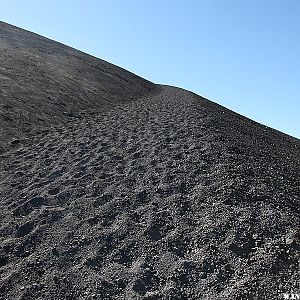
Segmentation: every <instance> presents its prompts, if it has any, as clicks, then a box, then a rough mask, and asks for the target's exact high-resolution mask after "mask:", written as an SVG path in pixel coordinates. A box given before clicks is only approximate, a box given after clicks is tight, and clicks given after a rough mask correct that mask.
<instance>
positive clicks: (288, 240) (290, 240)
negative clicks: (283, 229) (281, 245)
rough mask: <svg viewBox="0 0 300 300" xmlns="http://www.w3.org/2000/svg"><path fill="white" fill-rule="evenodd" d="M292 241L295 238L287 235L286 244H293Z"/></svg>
mask: <svg viewBox="0 0 300 300" xmlns="http://www.w3.org/2000/svg"><path fill="white" fill-rule="evenodd" d="M294 241H295V239H293V238H291V237H287V238H286V239H285V243H286V244H287V245H291V244H293V243H294Z"/></svg>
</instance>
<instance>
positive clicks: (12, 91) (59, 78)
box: [0, 22, 155, 151]
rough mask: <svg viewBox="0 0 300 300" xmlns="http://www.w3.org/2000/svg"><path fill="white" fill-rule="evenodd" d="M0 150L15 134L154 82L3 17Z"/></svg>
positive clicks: (132, 94)
mask: <svg viewBox="0 0 300 300" xmlns="http://www.w3.org/2000/svg"><path fill="white" fill-rule="evenodd" d="M0 85H1V88H0V99H1V103H0V130H1V137H0V151H1V148H2V151H3V148H4V146H5V143H6V142H11V139H12V137H15V138H23V139H24V138H25V137H30V134H31V133H34V132H35V131H36V130H38V129H37V126H36V125H38V128H39V129H40V128H43V127H49V126H52V125H56V124H59V123H66V122H67V121H68V120H69V119H70V118H80V117H81V116H82V114H84V113H85V112H87V111H89V112H90V111H95V110H98V109H101V110H103V109H106V108H108V107H111V106H112V105H115V104H116V103H120V102H126V101H129V100H132V99H137V98H139V97H141V96H143V95H145V94H147V93H149V92H150V91H152V90H153V89H154V88H155V85H154V84H152V83H150V82H148V81H146V80H144V79H142V78H140V77H138V76H136V75H134V74H132V73H130V72H128V71H126V70H123V69H121V68H119V67H116V66H114V65H112V64H110V63H107V62H105V61H103V60H100V59H97V58H95V57H92V56H90V55H87V54H85V53H82V52H80V51H78V50H75V49H73V48H70V47H67V46H64V45H62V44H59V43H57V42H54V41H51V40H49V39H46V38H44V37H41V36H39V35H37V34H32V33H30V32H28V31H25V30H22V29H19V28H17V27H14V26H11V25H8V24H5V23H3V22H0Z"/></svg>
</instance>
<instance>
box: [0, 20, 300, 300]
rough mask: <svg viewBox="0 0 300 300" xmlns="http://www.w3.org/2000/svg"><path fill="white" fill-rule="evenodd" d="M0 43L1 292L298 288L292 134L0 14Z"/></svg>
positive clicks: (27, 295)
mask: <svg viewBox="0 0 300 300" xmlns="http://www.w3.org/2000/svg"><path fill="white" fill-rule="evenodd" d="M0 41H1V43H0V48H1V47H2V48H3V47H4V48H5V49H7V51H1V53H0V57H1V65H0V67H1V68H0V82H1V85H2V87H1V93H0V101H1V102H0V110H1V111H0V113H1V114H0V118H2V119H0V130H1V131H2V132H4V134H3V135H2V138H1V143H2V144H1V145H2V146H1V154H0V168H1V173H0V219H1V223H0V299H9V300H10V299H20V300H21V299H23V300H27V299H35V300H36V299H53V300H54V299H55V300H57V299H59V300H60V299H86V300H88V299H103V300H105V299H130V300H131V299H148V300H150V299H151V300H154V299H159V300H160V299H162V300H170V299H172V300H175V299H178V300H179V299H197V300H198V299H205V300H210V299H234V300H239V299H283V293H291V292H295V293H300V289H299V278H300V277H299V244H300V241H299V235H300V231H299V195H300V178H299V173H300V141H299V140H298V139H295V138H292V137H290V136H288V135H285V134H283V133H280V132H278V131H276V130H273V129H271V128H268V127H266V126H263V125H260V124H258V123H256V122H254V121H251V120H249V119H247V118H245V117H243V116H241V115H238V114H236V113H234V112H232V111H230V110H228V109H226V108H224V107H221V106H219V105H217V104H215V103H213V102H211V101H209V100H206V99H204V98H202V97H200V96H197V95H195V94H193V93H191V92H188V91H185V90H182V89H179V88H175V87H170V86H163V85H155V84H153V83H150V82H148V81H146V80H144V79H142V78H140V77H137V76H136V75H134V74H132V73H129V72H127V71H125V70H123V69H120V68H118V67H116V66H113V65H110V64H108V63H106V62H104V61H101V60H98V59H96V58H93V57H91V56H88V55H86V54H84V53H82V52H79V51H77V50H75V49H72V48H69V47H67V46H63V45H61V44H58V43H56V42H53V41H50V40H47V39H45V38H42V37H40V36H38V35H35V34H33V33H29V32H27V31H24V30H21V29H18V28H16V27H13V26H11V25H8V24H5V23H0ZM16 47H17V48H16ZM51 47H52V48H51ZM47 49H55V50H53V52H51V53H49V51H48V50H47ZM47 51H48V52H47ZM32 56H34V57H36V59H37V60H34V59H33V60H32V61H30V59H29V57H31V58H32ZM7 60H8V61H9V63H7ZM29 61H30V64H31V66H32V68H29V67H28V66H27V65H26V63H29ZM42 61H46V62H47V64H48V66H47V67H46V66H44V65H42V64H41V62H42ZM66 61H67V63H66ZM91 61H92V62H93V65H96V66H98V68H97V69H95V68H93V67H91V66H90V64H91ZM21 62H22V63H21ZM24 64H25V68H23V66H24ZM41 69H42V70H43V71H44V73H43V74H44V76H41V74H40V73H39V72H38V71H37V70H41ZM74 70H76V71H74ZM83 70H85V71H83ZM90 70H93V73H89V71H90ZM104 70H108V71H105V72H104ZM51 72H52V73H51ZM76 72H77V73H76ZM91 72H92V71H91ZM75 73H76V75H74V74H75ZM62 74H63V75H62ZM79 74H81V77H78V76H79ZM59 76H60V77H59ZM74 76H75V79H74ZM4 77H6V79H4ZM23 77H24V78H28V81H26V80H25V79H24V80H23V83H22V84H18V82H19V81H20V80H21V78H23ZM29 77H31V78H32V79H31V80H30V79H29ZM55 78H56V79H55ZM57 78H58V79H57ZM52 80H57V82H55V83H53V82H52ZM14 84H15V85H14ZM48 85H49V86H51V93H50V92H49V89H47V86H48ZM91 85H92V86H93V89H94V90H95V92H94V93H92V92H91V91H90V88H91ZM63 90H65V91H66V95H71V97H69V98H68V101H66V100H65V97H63V96H61V95H60V94H59V91H63ZM48 95H50V96H49V97H50V100H49V99H48V100H49V101H45V99H46V98H47V97H48ZM22 99H23V100H24V101H25V99H26V101H25V102H24V101H23V100H22ZM105 99H106V100H105ZM64 101H65V102H64ZM55 102H57V103H58V104H61V103H65V104H64V105H63V107H64V108H63V109H62V106H61V105H57V104H55Z"/></svg>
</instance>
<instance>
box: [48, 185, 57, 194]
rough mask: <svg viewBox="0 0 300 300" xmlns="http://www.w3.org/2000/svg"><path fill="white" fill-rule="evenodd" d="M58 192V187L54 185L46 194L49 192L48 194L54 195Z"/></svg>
mask: <svg viewBox="0 0 300 300" xmlns="http://www.w3.org/2000/svg"><path fill="white" fill-rule="evenodd" d="M58 193H59V188H58V187H55V188H53V189H50V190H49V191H48V194H49V195H56V194H58Z"/></svg>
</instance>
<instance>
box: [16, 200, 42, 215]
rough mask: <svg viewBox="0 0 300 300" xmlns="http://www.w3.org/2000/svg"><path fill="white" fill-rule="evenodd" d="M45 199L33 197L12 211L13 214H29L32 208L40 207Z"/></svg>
mask: <svg viewBox="0 0 300 300" xmlns="http://www.w3.org/2000/svg"><path fill="white" fill-rule="evenodd" d="M46 202H47V201H46V199H45V198H44V197H41V196H39V197H34V198H32V199H30V200H28V201H26V202H25V203H23V204H22V205H20V206H18V207H17V208H16V210H15V211H14V215H15V216H26V215H29V214H30V213H31V212H32V211H33V210H34V209H37V208H39V207H41V206H42V205H45V204H46Z"/></svg>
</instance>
